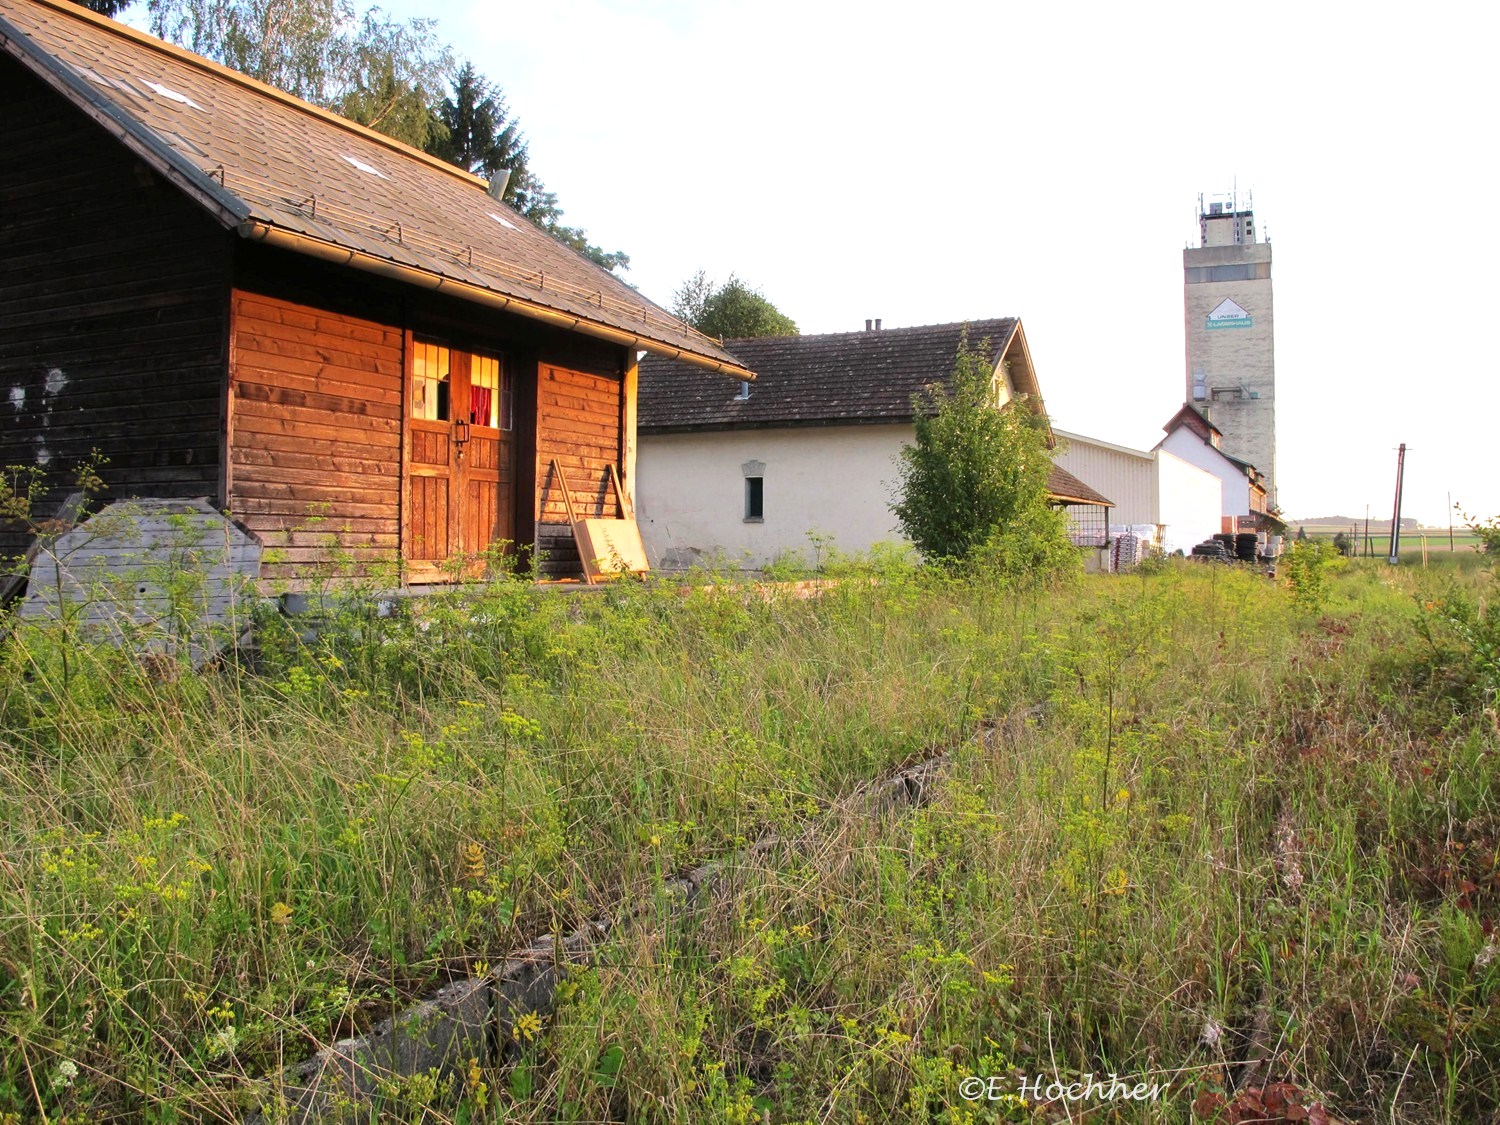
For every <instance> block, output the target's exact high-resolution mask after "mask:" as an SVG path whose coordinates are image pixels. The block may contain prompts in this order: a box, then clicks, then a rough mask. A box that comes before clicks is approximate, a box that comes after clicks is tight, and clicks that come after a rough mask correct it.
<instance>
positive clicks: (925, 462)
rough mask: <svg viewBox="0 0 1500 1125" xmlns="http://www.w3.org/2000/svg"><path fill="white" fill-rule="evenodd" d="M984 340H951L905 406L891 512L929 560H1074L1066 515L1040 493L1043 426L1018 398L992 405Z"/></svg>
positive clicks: (1020, 570) (1045, 463) (1049, 563)
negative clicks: (910, 426) (910, 431)
mask: <svg viewBox="0 0 1500 1125" xmlns="http://www.w3.org/2000/svg"><path fill="white" fill-rule="evenodd" d="M989 354H990V347H989V341H988V340H986V341H983V342H982V343H981V344H980V346H979V347H978V348H973V347H970V345H969V342H968V336H967V333H965V335H964V337H963V339H962V340H961V341H960V343H959V349H958V355H957V357H956V358H955V361H954V365H953V371H952V373H951V375H950V377H949V378H948V380H947V381H946V382H943V383H937V384H934V385H932V386H931V387H929V388H928V389H927V391H926V392H925V393H924V394H922V395H918V396H917V397H916V399H915V400H914V401H913V403H912V407H913V412H914V414H915V419H914V422H915V429H916V441H915V443H914V444H912V445H907V446H903V447H902V450H901V455H900V462H899V466H898V472H899V483H898V487H897V495H896V498H895V502H894V503H893V504H892V510H893V511H894V512H895V513H896V518H897V519H898V520H899V521H900V525H901V530H902V532H903V534H905V535H906V537H907V538H908V539H910V540H911V541H912V543H913V544H915V545H916V547H917V549H918V550H919V551H921V552H922V554H923V555H924V556H925V557H926V558H928V559H929V560H932V561H937V562H982V563H985V564H988V565H992V566H994V567H995V568H997V569H998V570H999V571H1000V572H1001V573H1002V574H1005V575H1006V576H1009V577H1015V578H1022V577H1027V576H1031V577H1038V576H1042V575H1045V574H1048V573H1051V572H1054V571H1057V570H1060V569H1063V568H1065V567H1069V566H1076V565H1077V562H1078V554H1077V552H1076V551H1075V550H1074V549H1073V547H1072V545H1071V544H1070V543H1069V542H1068V537H1067V526H1066V521H1065V519H1064V517H1063V514H1062V512H1060V511H1059V510H1057V509H1055V508H1053V507H1052V506H1051V504H1050V502H1049V500H1048V495H1047V477H1048V474H1049V471H1050V469H1051V464H1052V462H1051V458H1050V457H1049V456H1048V452H1047V443H1046V432H1045V430H1044V428H1043V424H1042V422H1041V420H1040V419H1039V418H1038V417H1037V416H1036V415H1035V414H1033V413H1032V411H1031V410H1030V409H1029V408H1028V407H1027V405H1026V404H1025V402H1024V401H1023V400H1013V401H1011V402H1007V403H1005V404H1004V405H1001V406H997V405H996V400H997V395H996V387H995V382H994V379H995V375H994V366H993V364H992V362H991V361H990V359H989Z"/></svg>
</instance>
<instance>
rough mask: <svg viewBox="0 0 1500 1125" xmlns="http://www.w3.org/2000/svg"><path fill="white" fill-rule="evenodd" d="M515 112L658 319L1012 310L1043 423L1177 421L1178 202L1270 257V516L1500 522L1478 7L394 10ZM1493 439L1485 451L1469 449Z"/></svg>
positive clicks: (1491, 97)
mask: <svg viewBox="0 0 1500 1125" xmlns="http://www.w3.org/2000/svg"><path fill="white" fill-rule="evenodd" d="M387 7H388V8H389V9H390V10H391V11H393V12H394V13H396V14H397V15H402V16H411V15H423V16H431V17H434V18H435V19H437V21H438V31H439V34H440V35H441V37H442V38H444V39H445V40H447V41H448V42H451V43H453V44H455V45H456V47H457V48H458V50H459V52H460V53H461V54H462V55H463V56H466V57H468V58H470V59H472V61H473V62H474V63H475V65H476V66H477V67H478V68H479V69H480V70H481V71H482V72H483V73H484V74H485V75H487V76H488V77H490V78H491V79H493V80H495V81H496V82H498V83H499V84H500V85H501V86H502V87H503V88H504V90H505V93H506V96H507V98H508V99H509V102H510V105H511V109H512V111H513V113H514V114H515V115H516V116H517V117H519V119H520V121H521V124H522V126H523V128H524V129H525V132H526V135H527V137H528V139H529V141H530V145H531V163H532V167H533V169H534V170H535V171H536V172H537V174H538V175H539V176H540V177H541V178H542V179H543V180H544V181H545V182H546V184H547V185H548V187H549V188H551V189H552V190H554V191H556V192H557V193H558V196H559V198H560V201H561V203H562V205H563V207H564V209H565V212H566V218H567V221H568V222H570V223H574V224H578V225H581V226H583V227H585V228H586V229H587V230H588V231H589V234H590V236H591V237H592V238H593V240H594V241H596V242H597V243H599V244H600V245H602V246H604V247H605V248H606V249H620V250H624V251H626V252H627V253H629V254H630V256H631V263H632V266H631V270H630V272H629V273H628V274H627V275H626V277H627V279H628V280H630V281H631V282H632V283H634V284H635V285H636V286H637V287H638V288H639V289H640V290H641V291H642V292H643V293H645V294H646V295H647V296H648V297H651V298H652V299H654V300H656V301H658V302H660V303H662V304H667V303H668V302H670V300H671V296H672V293H673V292H674V290H675V289H676V288H677V287H678V286H679V285H680V284H681V283H682V281H683V280H684V279H685V278H686V277H688V276H689V275H690V274H692V273H693V272H694V271H695V270H698V269H705V270H707V271H708V272H709V274H710V275H711V276H713V277H716V278H720V279H722V278H724V277H726V276H727V275H728V274H729V273H730V272H731V271H734V272H736V273H738V274H739V275H740V276H741V277H742V278H744V279H745V280H747V281H749V282H750V283H751V284H753V285H755V286H757V287H759V288H761V289H762V290H763V291H764V292H765V294H766V295H767V296H768V297H769V298H770V299H771V300H772V301H773V302H775V304H776V305H777V306H778V307H779V308H780V309H781V310H782V311H783V312H785V313H787V314H788V315H790V316H791V317H792V318H793V319H795V320H796V321H797V323H798V325H799V326H800V327H801V328H802V330H803V331H804V332H835V331H848V330H854V329H859V328H863V326H864V321H865V319H866V318H867V317H871V318H872V317H880V318H882V319H883V320H884V323H885V325H886V326H887V327H899V326H904V325H913V324H930V323H935V322H941V321H954V320H962V319H966V318H979V317H991V316H1009V315H1014V316H1019V317H1020V318H1021V319H1022V321H1023V323H1024V324H1025V326H1026V333H1027V338H1028V340H1029V342H1030V344H1031V349H1032V354H1033V358H1034V359H1035V361H1036V364H1037V372H1038V376H1039V378H1040V381H1041V385H1042V390H1043V393H1044V395H1045V397H1046V400H1047V405H1048V408H1049V411H1050V413H1051V415H1052V417H1053V420H1054V422H1055V424H1056V425H1057V426H1059V427H1060V428H1063V429H1068V430H1073V431H1077V432H1081V433H1085V434H1090V435H1094V436H1098V437H1101V438H1104V439H1106V440H1109V441H1114V442H1118V443H1122V444H1126V445H1134V446H1137V447H1141V448H1149V447H1150V446H1151V445H1152V444H1154V443H1155V442H1156V440H1157V439H1158V438H1159V437H1160V436H1161V432H1160V426H1161V424H1162V423H1163V422H1165V421H1166V420H1167V418H1168V417H1170V416H1171V414H1172V413H1173V412H1174V411H1175V410H1176V409H1177V407H1178V406H1179V405H1181V403H1182V400H1183V395H1184V373H1183V366H1184V360H1183V349H1184V342H1183V293H1182V255H1181V251H1182V248H1183V246H1184V245H1185V244H1186V242H1187V241H1188V240H1189V239H1191V238H1195V237H1196V234H1197V224H1196V207H1197V200H1198V193H1199V192H1206V193H1218V192H1227V191H1228V190H1229V189H1230V188H1231V186H1232V185H1234V184H1235V183H1236V181H1237V183H1238V187H1239V189H1240V191H1241V193H1244V192H1247V191H1253V193H1254V202H1255V211H1256V218H1257V225H1258V226H1259V227H1260V229H1261V230H1262V231H1264V232H1266V233H1268V234H1269V235H1270V237H1271V240H1272V245H1273V247H1274V253H1275V259H1274V266H1273V279H1274V285H1275V310H1276V368H1277V370H1276V376H1277V379H1276V383H1277V420H1278V434H1277V444H1278V461H1279V464H1278V473H1279V485H1280V499H1281V504H1282V508H1283V510H1284V511H1285V512H1286V513H1287V514H1288V515H1290V516H1293V517H1311V516H1318V515H1332V514H1335V513H1340V514H1344V515H1349V516H1363V514H1364V511H1365V505H1366V504H1367V503H1368V504H1369V505H1370V507H1371V510H1372V513H1373V514H1374V515H1376V516H1387V517H1388V516H1389V514H1390V509H1391V500H1392V493H1393V486H1394V478H1395V457H1396V454H1395V449H1396V446H1397V444H1398V443H1399V442H1402V441H1405V442H1407V443H1408V445H1409V447H1410V452H1409V454H1408V460H1407V494H1406V495H1407V500H1406V506H1405V514H1406V515H1416V516H1419V517H1421V518H1422V519H1423V520H1424V521H1430V522H1432V523H1441V522H1446V510H1445V509H1446V499H1445V497H1446V494H1447V493H1448V492H1449V491H1451V492H1452V494H1453V498H1454V499H1455V500H1458V501H1462V502H1463V503H1464V504H1465V505H1467V506H1468V507H1469V508H1470V510H1474V511H1478V512H1483V513H1485V514H1494V513H1500V473H1497V471H1496V468H1495V454H1494V451H1493V447H1492V446H1491V445H1490V442H1491V440H1493V435H1494V431H1495V429H1496V427H1497V423H1500V389H1497V378H1496V376H1497V370H1496V369H1497V363H1496V358H1495V350H1494V347H1493V346H1492V344H1491V343H1487V342H1486V341H1493V339H1494V337H1495V332H1494V328H1493V324H1494V321H1495V319H1496V316H1497V308H1500V271H1497V270H1496V269H1495V268H1494V267H1491V266H1490V265H1488V264H1487V258H1488V252H1487V251H1485V250H1483V249H1482V247H1483V246H1484V245H1487V243H1485V242H1484V238H1485V237H1486V236H1485V234H1484V232H1485V230H1486V227H1487V223H1488V220H1487V219H1486V218H1485V215H1486V214H1487V213H1488V212H1489V210H1490V208H1491V207H1496V206H1497V201H1492V200H1490V199H1489V198H1488V188H1489V187H1490V186H1491V183H1492V182H1493V180H1494V175H1493V173H1494V171H1495V168H1494V164H1495V160H1496V158H1495V155H1494V153H1495V149H1496V143H1495V138H1496V135H1497V126H1496V122H1495V113H1496V107H1497V104H1500V98H1497V95H1496V89H1495V86H1496V83H1495V77H1494V75H1495V73H1496V70H1495V67H1496V63H1495V58H1494V52H1495V43H1496V41H1497V34H1496V33H1497V31H1500V17H1497V15H1496V8H1495V6H1494V5H1493V4H1489V3H1479V2H1474V3H1466V4H1451V3H1429V4H1422V5H1416V6H1411V5H1399V6H1398V5H1395V4H1391V3H1378V2H1377V3H1359V4H1352V3H1309V2H1307V0H1302V2H1300V3H1295V4H1285V5H1280V4H1263V3H1257V4H1209V3H1198V4H1192V5H1187V4H1161V3H1151V2H1149V0H1148V2H1144V3H1134V4H1121V3H1109V4H1065V3H1049V2H1046V0H1042V2H1035V3H1027V4H996V5H978V4H954V3H946V2H943V0H929V2H926V3H902V4H885V3H859V4H843V3H839V4H834V3H822V2H820V0H796V2H793V0H756V2H755V3H747V2H746V3H741V2H729V0H701V2H696V3H693V2H686V0H681V2H679V0H647V2H640V3H631V2H627V0H551V2H543V3H526V4H500V3H495V2H493V0H391V2H390V3H389V4H388V5H387ZM1487 433H1488V434H1490V435H1491V436H1490V437H1486V436H1485V435H1486V434H1487Z"/></svg>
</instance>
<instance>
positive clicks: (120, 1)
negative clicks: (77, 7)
mask: <svg viewBox="0 0 1500 1125" xmlns="http://www.w3.org/2000/svg"><path fill="white" fill-rule="evenodd" d="M80 2H81V3H82V4H83V6H84V7H85V8H87V9H88V10H89V11H91V12H98V13H99V14H100V15H101V16H110V17H114V16H117V15H119V14H120V13H121V12H123V11H124V10H125V9H126V8H128V7H130V5H132V4H134V3H135V0H80Z"/></svg>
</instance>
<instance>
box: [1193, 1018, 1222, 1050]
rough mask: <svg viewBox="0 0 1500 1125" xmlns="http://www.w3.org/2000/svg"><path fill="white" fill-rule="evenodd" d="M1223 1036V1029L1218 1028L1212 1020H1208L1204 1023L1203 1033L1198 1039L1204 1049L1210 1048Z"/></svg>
mask: <svg viewBox="0 0 1500 1125" xmlns="http://www.w3.org/2000/svg"><path fill="white" fill-rule="evenodd" d="M1223 1034H1224V1029H1223V1028H1222V1027H1220V1026H1219V1025H1218V1024H1217V1023H1215V1022H1214V1021H1213V1020H1208V1021H1207V1022H1206V1023H1204V1025H1203V1031H1202V1033H1201V1034H1200V1035H1199V1036H1198V1039H1199V1041H1200V1042H1201V1043H1202V1044H1203V1045H1204V1046H1205V1047H1212V1046H1214V1045H1215V1044H1217V1043H1218V1042H1219V1039H1220V1037H1221V1036H1222V1035H1223Z"/></svg>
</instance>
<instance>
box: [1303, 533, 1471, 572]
mask: <svg viewBox="0 0 1500 1125" xmlns="http://www.w3.org/2000/svg"><path fill="white" fill-rule="evenodd" d="M1335 534H1336V532H1334V531H1321V530H1320V531H1316V532H1314V531H1309V532H1308V533H1307V536H1308V538H1309V539H1328V540H1331V539H1332V538H1333V536H1334V535H1335ZM1346 534H1347V533H1346ZM1424 538H1425V540H1426V549H1427V564H1428V565H1429V566H1453V565H1457V566H1460V567H1469V566H1475V565H1478V563H1479V560H1480V554H1479V538H1478V536H1476V535H1474V533H1473V532H1470V531H1467V530H1465V531H1455V532H1454V533H1453V543H1452V548H1451V550H1450V548H1449V542H1448V530H1447V528H1444V529H1442V530H1441V531H1423V532H1412V531H1403V532H1402V533H1401V561H1402V562H1403V563H1409V562H1415V563H1416V564H1417V565H1419V566H1420V565H1421V563H1422V548H1423V540H1424ZM1369 542H1370V546H1369V552H1368V553H1369V555H1370V557H1372V558H1378V559H1383V558H1388V557H1389V556H1390V553H1391V540H1390V536H1388V535H1375V534H1371V536H1370V541H1369ZM1355 553H1356V556H1357V557H1359V558H1363V557H1365V555H1366V551H1365V540H1364V537H1363V536H1359V537H1357V538H1356V540H1355Z"/></svg>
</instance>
